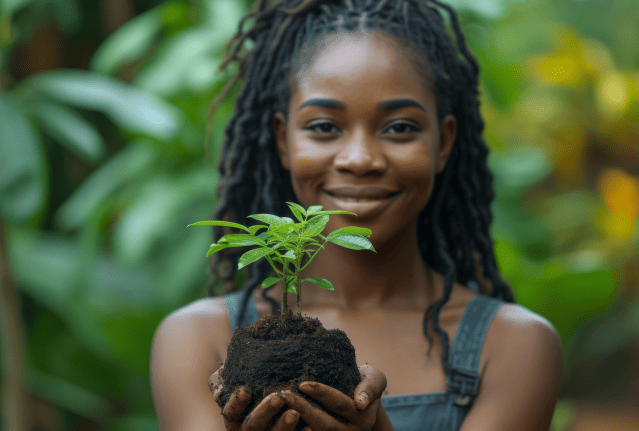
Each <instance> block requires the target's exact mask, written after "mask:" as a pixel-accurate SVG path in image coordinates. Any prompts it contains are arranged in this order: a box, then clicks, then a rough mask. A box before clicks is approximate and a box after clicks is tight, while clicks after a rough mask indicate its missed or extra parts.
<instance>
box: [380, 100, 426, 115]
mask: <svg viewBox="0 0 639 431" xmlns="http://www.w3.org/2000/svg"><path fill="white" fill-rule="evenodd" d="M406 107H413V108H418V109H421V110H422V111H424V112H426V109H425V108H424V107H423V106H422V104H421V103H419V102H417V101H416V100H413V99H393V100H385V101H383V102H379V103H378V104H377V109H379V110H380V111H382V110H383V111H394V110H395V109H401V108H406Z"/></svg>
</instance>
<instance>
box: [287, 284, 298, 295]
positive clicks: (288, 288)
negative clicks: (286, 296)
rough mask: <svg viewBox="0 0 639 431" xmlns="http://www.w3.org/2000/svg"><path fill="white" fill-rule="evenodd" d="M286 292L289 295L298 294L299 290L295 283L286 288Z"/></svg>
mask: <svg viewBox="0 0 639 431" xmlns="http://www.w3.org/2000/svg"><path fill="white" fill-rule="evenodd" d="M286 291H287V292H288V293H297V289H296V286H295V283H291V284H289V285H288V286H286Z"/></svg>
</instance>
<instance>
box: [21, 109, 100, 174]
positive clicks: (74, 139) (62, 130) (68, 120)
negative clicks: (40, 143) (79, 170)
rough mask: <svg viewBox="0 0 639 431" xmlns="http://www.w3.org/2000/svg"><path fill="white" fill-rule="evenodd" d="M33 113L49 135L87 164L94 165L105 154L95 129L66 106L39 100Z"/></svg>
mask: <svg viewBox="0 0 639 431" xmlns="http://www.w3.org/2000/svg"><path fill="white" fill-rule="evenodd" d="M33 113H34V114H35V116H36V117H37V119H38V121H39V122H40V125H41V126H42V128H43V129H44V130H45V131H46V132H47V133H48V134H49V135H51V136H52V137H53V138H54V139H56V140H57V141H58V142H59V143H60V144H62V145H64V146H65V147H66V148H67V149H68V150H69V151H71V152H73V153H75V154H76V155H78V156H79V157H81V158H82V159H84V160H86V161H87V162H90V163H95V162H97V161H98V160H100V159H101V158H102V157H103V156H104V154H105V153H106V147H105V144H104V140H103V139H102V136H101V135H100V134H99V133H98V131H97V130H96V128H95V127H93V125H92V124H91V123H89V122H88V121H86V120H85V119H84V118H82V116H80V115H78V114H77V113H76V112H74V111H73V110H71V109H69V108H67V107H66V106H63V105H60V104H59V103H51V102H47V101H43V100H40V101H38V102H36V104H35V106H34V107H33Z"/></svg>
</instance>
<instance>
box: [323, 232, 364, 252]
mask: <svg viewBox="0 0 639 431" xmlns="http://www.w3.org/2000/svg"><path fill="white" fill-rule="evenodd" d="M326 239H327V240H328V241H329V242H332V243H333V244H337V245H340V246H342V247H345V248H350V249H351V250H372V251H375V249H374V248H373V244H371V242H370V241H369V240H368V239H367V238H366V237H364V236H362V235H357V234H355V233H346V234H342V235H337V236H335V237H333V238H328V237H327V238H326Z"/></svg>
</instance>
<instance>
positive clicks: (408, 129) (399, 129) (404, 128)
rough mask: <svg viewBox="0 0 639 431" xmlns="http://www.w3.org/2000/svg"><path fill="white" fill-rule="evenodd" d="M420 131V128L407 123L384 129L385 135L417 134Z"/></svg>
mask: <svg viewBox="0 0 639 431" xmlns="http://www.w3.org/2000/svg"><path fill="white" fill-rule="evenodd" d="M420 130H421V129H420V128H418V127H416V126H413V125H412V124H408V123H397V124H393V125H392V126H390V127H389V128H387V129H386V131H387V133H390V134H391V135H403V134H405V133H415V132H419V131H420Z"/></svg>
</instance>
